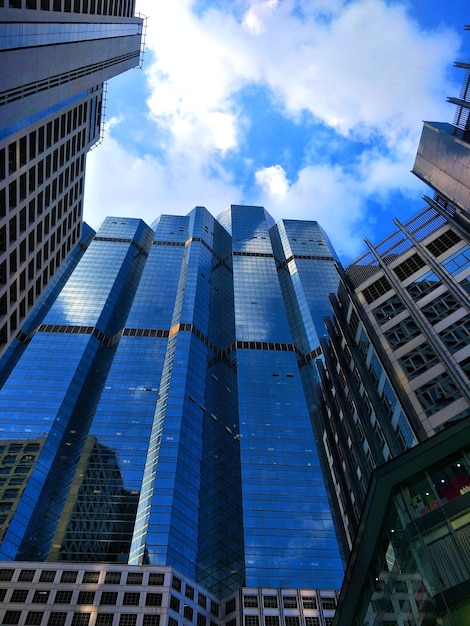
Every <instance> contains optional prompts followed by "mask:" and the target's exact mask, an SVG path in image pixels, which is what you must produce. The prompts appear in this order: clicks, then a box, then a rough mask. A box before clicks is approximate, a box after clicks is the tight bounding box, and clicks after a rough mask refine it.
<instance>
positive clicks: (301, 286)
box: [270, 220, 343, 588]
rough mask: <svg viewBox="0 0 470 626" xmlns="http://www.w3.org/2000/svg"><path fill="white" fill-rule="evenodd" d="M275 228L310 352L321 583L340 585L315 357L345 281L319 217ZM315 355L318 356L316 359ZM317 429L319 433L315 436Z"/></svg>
mask: <svg viewBox="0 0 470 626" xmlns="http://www.w3.org/2000/svg"><path fill="white" fill-rule="evenodd" d="M270 232H271V237H272V241H273V247H274V250H275V253H276V255H277V256H278V258H279V261H280V262H281V269H280V271H279V279H280V285H281V290H282V294H283V298H284V302H285V306H286V312H287V316H288V320H289V326H290V329H291V331H292V335H293V338H294V341H295V345H296V347H297V348H298V349H299V350H300V352H301V354H302V355H304V356H305V357H307V358H305V359H304V360H303V362H302V361H299V365H300V369H299V373H300V381H301V384H302V387H303V394H304V397H305V399H306V407H307V408H308V412H309V415H310V423H311V426H310V431H311V433H312V434H311V435H310V436H309V440H310V444H309V450H310V453H311V459H310V465H309V466H310V467H312V468H315V469H314V471H315V473H316V477H315V480H314V482H313V483H312V486H313V490H312V492H311V497H312V499H313V500H314V501H316V502H317V503H318V507H317V510H316V520H315V522H314V524H313V527H312V542H313V544H315V545H316V546H317V549H318V550H319V552H318V554H321V555H322V558H323V564H322V565H320V569H319V571H318V573H317V576H318V580H319V582H318V583H317V584H318V586H319V587H320V588H321V587H323V588H328V586H330V588H335V587H336V588H338V586H340V584H341V580H342V573H343V565H342V563H341V560H340V549H339V546H338V542H337V539H336V536H337V533H336V532H335V529H334V525H333V522H334V520H333V518H332V511H331V507H330V505H329V498H328V493H327V483H326V480H325V477H324V474H323V469H322V464H321V459H320V450H319V449H318V447H317V441H318V440H319V438H321V431H320V420H319V416H318V413H317V408H316V400H315V394H314V385H315V384H316V383H317V382H318V372H317V369H316V366H315V358H317V351H318V350H319V347H320V345H319V344H320V338H321V337H323V336H325V335H326V329H325V325H324V318H325V317H326V316H328V315H331V305H330V302H329V294H330V293H335V292H336V291H337V287H338V283H339V276H338V272H337V270H336V262H337V261H336V253H335V252H334V250H333V248H332V247H331V244H330V242H329V240H328V237H327V236H326V234H325V232H324V231H323V229H322V228H321V227H320V226H319V224H318V223H317V222H314V221H297V220H283V221H281V222H279V224H277V225H276V226H275V227H274V228H272V229H271V231H270ZM312 352H313V355H312ZM311 356H314V359H313V360H312V359H311ZM312 429H313V432H312ZM313 433H316V436H312V435H313ZM318 563H321V562H320V561H319V562H318ZM321 568H323V571H321Z"/></svg>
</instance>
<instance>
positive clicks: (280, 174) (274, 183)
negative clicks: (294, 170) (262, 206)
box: [255, 165, 289, 197]
mask: <svg viewBox="0 0 470 626" xmlns="http://www.w3.org/2000/svg"><path fill="white" fill-rule="evenodd" d="M255 179H256V182H257V183H258V184H259V185H261V187H262V188H263V190H264V191H265V192H266V193H267V194H269V195H270V196H281V197H282V196H285V195H286V193H287V191H288V189H289V183H288V181H287V176H286V172H285V171H284V168H283V167H282V166H281V165H271V166H270V167H265V168H263V169H262V170H258V171H257V172H255Z"/></svg>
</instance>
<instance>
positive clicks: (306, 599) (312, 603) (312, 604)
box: [302, 596, 317, 609]
mask: <svg viewBox="0 0 470 626" xmlns="http://www.w3.org/2000/svg"><path fill="white" fill-rule="evenodd" d="M302 605H303V607H304V609H316V608H317V599H316V597H315V596H302Z"/></svg>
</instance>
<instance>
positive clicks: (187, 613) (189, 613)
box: [183, 604, 194, 622]
mask: <svg viewBox="0 0 470 626" xmlns="http://www.w3.org/2000/svg"><path fill="white" fill-rule="evenodd" d="M193 614H194V611H193V609H192V607H190V606H189V605H188V604H185V605H184V607H183V617H185V618H186V619H188V620H189V621H190V622H192V621H193Z"/></svg>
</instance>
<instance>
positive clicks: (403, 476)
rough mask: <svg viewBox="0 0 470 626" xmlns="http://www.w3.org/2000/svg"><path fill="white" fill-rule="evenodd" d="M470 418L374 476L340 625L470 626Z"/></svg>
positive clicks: (341, 607) (345, 588) (344, 592)
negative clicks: (411, 625) (468, 625)
mask: <svg viewBox="0 0 470 626" xmlns="http://www.w3.org/2000/svg"><path fill="white" fill-rule="evenodd" d="M468 434H469V419H468V418H467V419H465V420H463V421H461V422H458V423H456V424H453V425H452V426H449V427H448V428H446V429H444V430H442V431H441V432H439V433H438V434H437V435H435V436H434V437H431V438H429V439H428V440H426V441H425V442H423V443H421V444H420V445H419V446H415V447H414V448H412V449H410V450H408V451H407V452H405V453H404V454H403V455H401V456H400V457H397V458H395V459H393V460H392V461H390V462H389V463H386V464H384V465H382V466H381V467H380V468H378V469H376V470H375V471H374V473H373V475H372V481H371V484H370V488H369V492H368V495H367V499H366V502H365V506H364V511H363V514H362V518H361V523H360V526H359V532H358V536H357V540H356V543H355V546H354V549H353V553H352V557H351V560H350V562H349V565H348V569H347V572H346V577H345V582H344V585H343V589H342V592H341V596H340V599H339V603H338V609H337V614H336V617H335V621H334V624H335V626H336V625H337V626H342V625H343V624H348V626H363V624H374V625H375V624H376V625H385V624H386V625H387V626H408V625H409V624H413V625H416V626H435V625H438V626H467V624H469V620H470V600H469V598H470V463H469V461H470V447H469V445H468Z"/></svg>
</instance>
